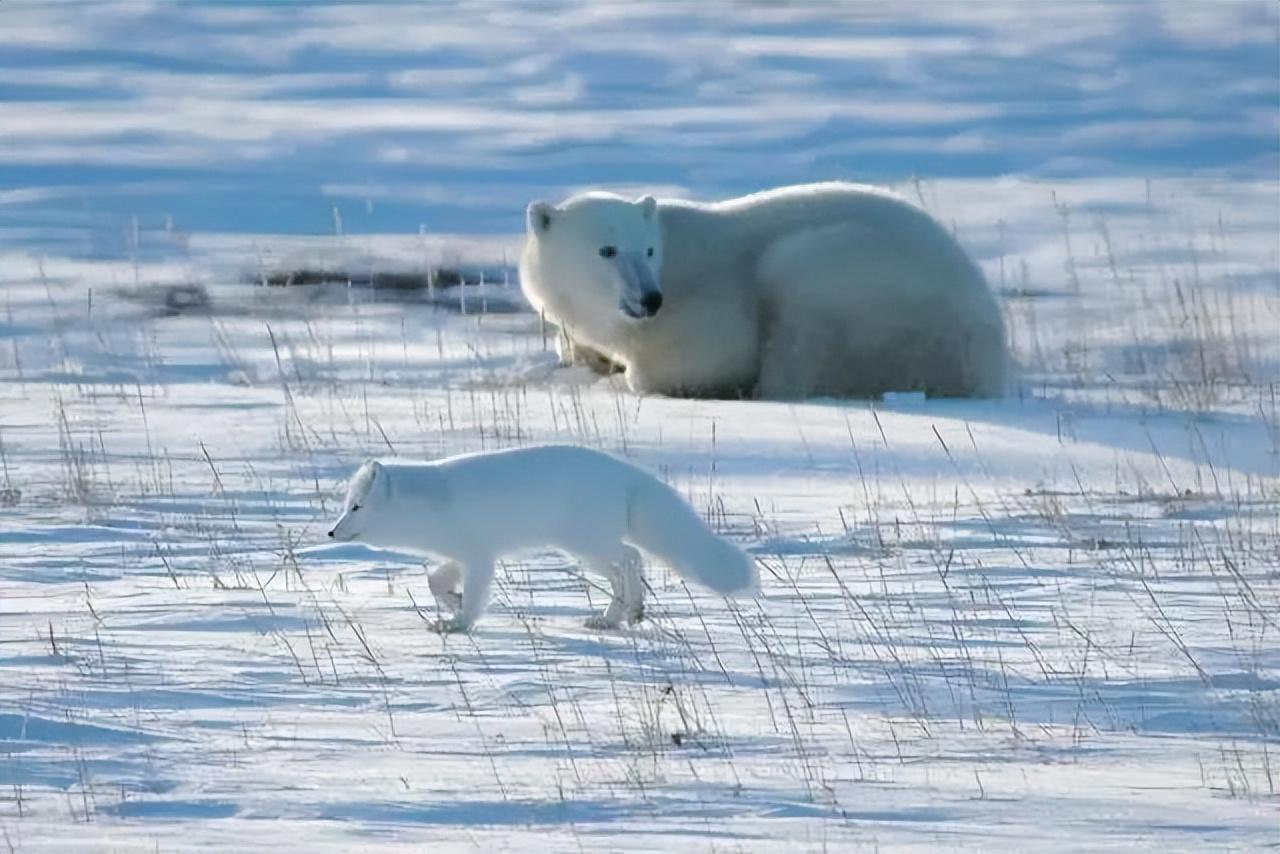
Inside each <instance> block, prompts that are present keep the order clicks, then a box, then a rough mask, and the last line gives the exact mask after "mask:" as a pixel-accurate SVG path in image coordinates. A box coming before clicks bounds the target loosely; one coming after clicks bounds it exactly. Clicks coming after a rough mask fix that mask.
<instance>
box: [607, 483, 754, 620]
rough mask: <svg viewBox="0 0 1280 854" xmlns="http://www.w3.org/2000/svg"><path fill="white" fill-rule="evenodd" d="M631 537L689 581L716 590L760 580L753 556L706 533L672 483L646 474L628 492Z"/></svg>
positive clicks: (736, 589)
mask: <svg viewBox="0 0 1280 854" xmlns="http://www.w3.org/2000/svg"><path fill="white" fill-rule="evenodd" d="M629 517H630V518H629V522H630V532H629V533H630V536H629V537H628V539H630V540H631V542H632V543H634V544H635V545H637V546H639V547H640V548H642V549H644V550H645V551H647V552H649V553H650V554H653V555H655V556H656V557H659V558H662V559H663V560H665V561H666V562H667V563H669V564H671V566H672V567H673V568H674V569H675V570H676V572H678V573H680V575H681V576H682V577H684V578H687V579H688V580H690V581H696V582H698V583H699V584H701V585H703V586H704V587H710V588H711V589H712V590H714V591H716V592H717V593H722V594H726V595H727V594H750V593H754V592H755V591H756V589H757V588H758V587H759V585H760V575H759V572H758V571H757V570H756V564H755V561H753V560H752V559H751V557H750V556H749V555H748V554H747V553H746V552H744V551H743V550H742V549H740V548H738V547H737V546H735V545H733V544H732V543H730V542H728V541H727V540H723V539H721V538H720V537H718V536H716V535H715V534H714V533H712V531H711V529H710V528H708V527H707V526H706V524H705V523H704V522H703V521H702V519H701V518H700V517H699V516H698V514H697V513H696V512H695V511H694V509H693V508H692V507H690V506H689V505H688V504H687V503H685V501H684V499H683V498H681V497H680V495H679V493H677V492H676V491H675V490H674V489H672V488H671V487H669V486H667V485H666V484H665V483H662V482H661V481H657V480H646V482H644V483H641V484H639V485H638V486H636V488H635V489H634V490H633V491H632V493H631V504H630V514H629Z"/></svg>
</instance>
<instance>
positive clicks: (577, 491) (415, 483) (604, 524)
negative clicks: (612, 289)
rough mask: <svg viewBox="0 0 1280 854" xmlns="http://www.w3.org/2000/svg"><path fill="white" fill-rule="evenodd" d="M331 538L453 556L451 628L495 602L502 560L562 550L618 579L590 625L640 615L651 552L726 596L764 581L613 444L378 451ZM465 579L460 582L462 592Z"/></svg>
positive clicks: (446, 581) (464, 625) (446, 599)
mask: <svg viewBox="0 0 1280 854" xmlns="http://www.w3.org/2000/svg"><path fill="white" fill-rule="evenodd" d="M329 536H330V537H332V538H333V539H335V540H338V541H343V542H346V541H351V540H355V541H359V542H362V543H367V544H369V545H371V546H377V547H380V548H387V549H394V550H399V551H407V552H410V553H414V554H425V555H438V556H441V557H444V558H445V559H446V560H447V561H448V563H446V564H445V565H443V566H442V567H440V568H439V569H437V570H436V571H435V572H434V573H432V574H431V576H430V578H429V585H430V587H431V591H432V592H433V593H434V594H435V595H436V597H437V599H438V600H440V601H442V602H443V603H444V604H446V605H447V606H448V607H449V608H450V610H453V611H455V616H454V617H453V618H452V619H451V620H446V621H443V622H442V623H441V624H440V625H439V628H440V629H441V630H443V631H467V630H469V629H470V628H471V626H472V625H473V624H474V623H475V621H476V620H477V619H478V618H479V617H480V615H481V613H483V612H484V608H485V605H486V604H487V602H488V599H489V587H490V584H491V582H492V580H493V572H494V562H495V561H496V560H497V559H498V558H499V557H502V556H503V555H506V554H510V553H512V552H518V551H523V550H526V549H532V548H543V547H546V548H555V549H560V550H562V551H565V552H568V553H569V554H571V555H573V556H574V557H576V558H578V559H579V560H581V562H582V565H583V567H584V568H585V569H587V570H589V571H591V572H593V573H595V574H597V575H601V576H603V577H604V578H606V579H608V580H609V582H610V584H611V586H612V589H613V598H612V601H611V602H610V603H609V607H608V610H606V611H605V612H604V614H602V615H601V616H599V617H596V618H593V619H592V620H590V621H589V622H588V625H590V626H592V627H596V628H611V627H615V626H618V625H620V624H621V623H622V622H623V621H624V620H626V621H628V622H634V621H636V620H638V619H640V618H641V616H642V614H643V609H644V578H643V576H642V574H641V566H642V561H641V558H640V553H639V552H637V551H636V549H635V548H633V546H639V547H640V548H641V549H644V550H645V551H646V552H648V553H650V554H652V555H654V556H655V557H658V558H660V559H662V560H664V561H666V562H667V563H669V564H670V565H671V566H672V567H673V568H674V569H675V570H676V571H677V572H679V573H680V574H681V575H682V576H684V577H685V578H687V579H689V580H691V581H696V582H698V583H700V584H702V585H704V586H706V587H709V588H711V589H712V590H715V591H716V592H718V593H723V594H726V595H729V594H734V593H747V592H750V591H752V590H754V589H755V587H756V585H757V583H758V576H757V571H756V567H755V563H754V562H753V561H752V560H751V558H750V557H749V556H747V555H746V554H745V553H744V552H743V551H742V550H741V549H739V548H737V547H736V546H734V545H732V544H730V543H728V542H726V541H725V540H722V539H720V538H719V537H717V536H716V535H715V534H713V533H712V532H711V531H710V529H708V528H707V526H706V525H705V524H704V523H703V521H702V519H700V518H699V517H698V514H697V513H696V512H694V510H693V509H692V508H691V507H689V505H688V504H686V503H685V502H684V501H683V500H682V499H681V498H680V496H679V495H678V494H677V493H676V491H675V490H673V489H672V488H671V487H669V486H667V485H666V484H664V483H662V482H661V481H659V480H657V479H656V478H654V477H653V476H652V475H649V474H647V473H645V472H643V471H641V470H640V469H638V468H636V467H635V466H632V465H629V464H628V463H625V462H623V461H621V460H619V459H616V458H614V457H612V456H609V455H608V454H604V453H600V452H598V451H592V450H589V449H587V448H579V447H574V446H568V445H548V446H543V447H533V448H520V449H516V450H510V451H498V452H494V453H488V454H469V455H464V456H457V457H449V458H448V459H443V460H438V461H436V462H431V463H409V462H401V461H399V460H383V461H370V462H367V463H365V464H364V465H363V466H361V467H360V470H359V471H357V472H356V474H355V475H354V476H353V477H352V479H351V483H350V486H349V487H348V489H347V499H346V503H345V505H344V507H343V513H342V516H341V518H339V519H338V521H337V523H336V524H335V525H334V527H333V530H332V531H330V532H329ZM459 587H461V592H460V595H459Z"/></svg>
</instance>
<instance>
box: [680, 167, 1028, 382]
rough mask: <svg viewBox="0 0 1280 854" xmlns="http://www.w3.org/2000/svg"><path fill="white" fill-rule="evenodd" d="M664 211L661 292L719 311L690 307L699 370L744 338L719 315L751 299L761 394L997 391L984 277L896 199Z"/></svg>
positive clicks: (851, 194)
mask: <svg viewBox="0 0 1280 854" xmlns="http://www.w3.org/2000/svg"><path fill="white" fill-rule="evenodd" d="M659 210H660V212H661V218H662V226H663V240H664V245H665V246H666V256H665V261H664V267H663V286H664V289H665V288H668V287H670V288H671V290H672V291H684V292H686V293H693V292H696V293H699V294H701V295H702V299H701V300H699V302H701V303H702V304H703V306H705V305H707V304H713V305H719V306H721V308H719V309H716V310H715V311H714V312H708V311H707V310H706V309H705V308H704V307H702V306H699V307H698V308H697V309H696V310H697V311H699V312H701V313H703V314H704V315H705V316H704V317H703V318H702V319H701V320H700V321H699V322H698V323H697V324H691V325H696V326H697V328H700V329H703V330H705V331H704V333H703V335H702V336H700V340H699V341H696V342H692V341H688V338H689V337H692V336H685V339H684V340H685V342H686V343H685V344H684V349H685V350H686V353H685V355H686V356H687V357H693V358H696V359H698V360H702V359H705V358H707V351H708V350H711V351H714V352H712V355H715V353H718V352H719V350H720V349H723V348H725V347H726V346H727V344H726V342H728V341H732V340H734V339H735V338H736V337H740V336H741V335H742V334H743V330H741V329H736V331H735V330H734V329H727V328H726V327H727V326H731V325H732V324H727V323H726V318H725V310H724V308H723V306H726V305H731V304H734V303H736V302H740V301H742V300H747V301H748V302H750V303H752V304H753V305H755V306H757V308H756V309H753V310H755V311H757V312H758V313H759V316H760V317H761V318H762V320H761V325H760V327H759V332H758V333H757V334H762V335H764V336H767V338H768V341H767V342H764V341H762V345H761V349H760V350H759V353H760V356H759V358H760V360H761V361H760V371H761V374H760V378H759V380H758V381H757V383H756V386H755V393H756V394H758V395H761V396H766V397H805V396H810V395H814V394H835V395H865V394H876V393H879V392H881V391H889V390H909V389H913V388H923V389H927V390H930V391H932V392H936V393H941V394H975V393H977V394H992V393H998V392H999V390H1000V388H1001V387H1002V385H1003V383H1004V379H1005V356H1004V347H1005V344H1004V329H1003V320H1002V318H1001V315H1000V309H999V305H998V303H997V302H996V301H995V298H994V296H993V295H992V294H991V292H990V289H989V288H988V286H987V283H986V280H985V277H984V276H983V275H982V272H981V270H980V269H979V268H978V267H977V265H976V264H974V263H973V261H972V260H971V259H970V258H969V256H968V255H967V254H966V253H965V252H964V250H963V249H962V248H961V247H960V245H959V244H958V243H957V242H956V240H955V239H954V238H953V237H952V236H951V234H950V233H948V231H947V230H946V229H945V228H944V227H943V226H942V225H941V224H939V223H938V222H937V221H936V220H935V219H933V218H932V217H931V216H929V215H928V214H927V213H925V212H924V211H923V210H921V209H919V208H917V207H915V206H914V205H912V204H910V203H908V202H907V201H905V200H903V199H902V198H900V197H899V196H897V195H895V194H893V193H891V192H888V191H885V190H881V189H877V188H873V187H866V186H862V185H858V184H844V183H827V184H810V185H804V186H798V187H784V188H781V189H777V190H770V191H767V192H763V193H756V194H753V195H750V196H743V197H741V198H737V199H730V200H728V201H724V202H716V203H711V204H700V203H692V202H681V201H670V202H666V201H664V202H661V203H660V205H659ZM709 249H710V250H711V251H710V252H709V251H708V250H709ZM712 294H715V295H716V296H715V297H714V298H711V299H709V297H711V295H712ZM673 308H674V305H673ZM690 310H695V309H694V308H693V306H690ZM713 315H714V316H713Z"/></svg>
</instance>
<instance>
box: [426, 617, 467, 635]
mask: <svg viewBox="0 0 1280 854" xmlns="http://www.w3.org/2000/svg"><path fill="white" fill-rule="evenodd" d="M470 630H471V627H470V626H468V625H467V624H466V623H464V622H462V620H460V619H458V618H457V617H450V618H449V619H447V620H436V621H435V622H434V623H432V624H431V631H433V632H435V633H436V634H440V635H456V634H463V633H466V632H468V631H470Z"/></svg>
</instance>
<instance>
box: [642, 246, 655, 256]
mask: <svg viewBox="0 0 1280 854" xmlns="http://www.w3.org/2000/svg"><path fill="white" fill-rule="evenodd" d="M644 254H645V255H648V256H649V257H650V258H652V257H653V247H652V246H650V247H649V251H648V252H645V253H644Z"/></svg>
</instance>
